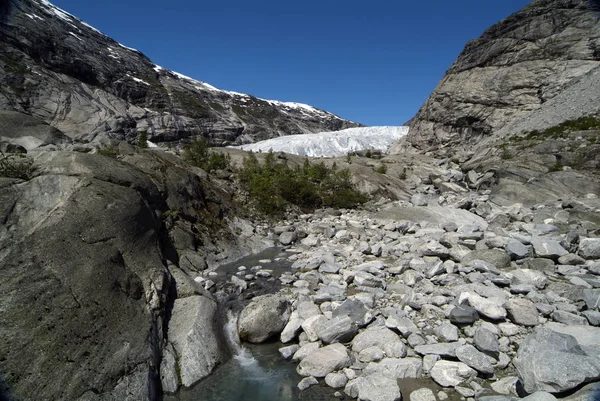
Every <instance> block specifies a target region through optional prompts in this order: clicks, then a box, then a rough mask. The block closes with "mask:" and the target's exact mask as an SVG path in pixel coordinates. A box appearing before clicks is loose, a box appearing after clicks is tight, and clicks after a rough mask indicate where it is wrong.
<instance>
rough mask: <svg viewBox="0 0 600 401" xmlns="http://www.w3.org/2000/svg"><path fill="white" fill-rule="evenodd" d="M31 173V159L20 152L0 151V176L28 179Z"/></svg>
mask: <svg viewBox="0 0 600 401" xmlns="http://www.w3.org/2000/svg"><path fill="white" fill-rule="evenodd" d="M32 174H33V160H32V159H31V158H29V157H27V156H25V155H24V154H22V153H4V152H2V151H0V177H8V178H19V179H21V180H30V179H31V177H32Z"/></svg>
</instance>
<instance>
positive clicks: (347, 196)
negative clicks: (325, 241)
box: [239, 152, 368, 215]
mask: <svg viewBox="0 0 600 401" xmlns="http://www.w3.org/2000/svg"><path fill="white" fill-rule="evenodd" d="M239 178H240V181H241V182H242V185H243V186H244V188H245V189H246V190H247V191H248V192H249V194H250V196H251V198H252V200H253V201H254V202H255V204H256V207H257V209H258V210H259V211H261V212H263V213H265V214H268V215H282V214H283V213H285V211H286V209H287V207H288V206H289V204H292V205H295V206H297V207H299V208H300V209H302V210H305V211H311V210H314V209H315V208H319V207H335V208H352V207H356V206H357V205H359V204H361V203H364V202H365V201H367V199H368V198H367V196H365V195H364V194H361V193H360V192H358V191H357V190H356V189H355V188H354V186H353V184H352V180H351V175H350V171H349V170H348V169H343V170H339V169H338V168H337V166H336V165H335V163H334V165H333V166H332V167H327V166H325V164H324V163H323V162H321V163H317V164H311V163H310V162H309V161H308V159H305V160H304V164H303V166H302V167H296V168H291V167H289V166H288V165H287V163H286V162H285V161H281V162H277V161H276V160H275V156H274V155H273V152H269V153H268V154H267V155H266V157H265V162H264V164H262V165H261V164H260V163H259V162H258V160H257V158H256V156H255V155H254V154H253V153H250V155H249V156H247V157H246V158H245V159H244V162H243V165H242V168H241V169H240V171H239Z"/></svg>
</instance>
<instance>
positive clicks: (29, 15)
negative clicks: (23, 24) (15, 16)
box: [25, 14, 44, 21]
mask: <svg viewBox="0 0 600 401" xmlns="http://www.w3.org/2000/svg"><path fill="white" fill-rule="evenodd" d="M25 15H26V16H28V17H29V18H31V19H32V20H34V21H35V20H36V19H39V20H40V21H44V19H43V18H42V17H40V16H39V15H35V14H25Z"/></svg>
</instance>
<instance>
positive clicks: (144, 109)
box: [0, 1, 358, 144]
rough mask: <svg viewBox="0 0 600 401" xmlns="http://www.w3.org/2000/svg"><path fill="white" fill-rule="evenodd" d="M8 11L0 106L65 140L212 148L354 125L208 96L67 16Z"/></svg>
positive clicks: (18, 7) (38, 5)
mask: <svg viewBox="0 0 600 401" xmlns="http://www.w3.org/2000/svg"><path fill="white" fill-rule="evenodd" d="M14 3H15V4H14V5H12V6H11V7H10V9H11V12H10V13H8V15H7V18H6V19H3V22H2V25H0V38H2V39H1V45H2V47H3V49H4V50H5V53H4V54H5V56H4V58H3V60H2V62H1V63H0V77H2V79H1V84H0V94H1V96H0V99H1V100H0V108H2V109H6V110H14V111H19V112H24V113H26V114H31V115H33V116H35V117H37V118H40V119H41V120H43V121H45V122H47V123H49V124H50V125H52V126H54V127H56V128H58V129H60V130H61V131H62V132H64V133H66V134H67V135H69V136H72V137H85V138H87V139H93V138H94V137H96V136H98V135H110V136H111V137H113V138H118V139H135V138H136V137H137V136H138V135H139V133H140V132H147V133H148V139H149V140H151V141H153V142H162V141H175V140H178V139H181V138H186V137H188V136H189V135H202V134H204V133H210V136H211V137H212V140H213V141H214V142H215V143H220V144H231V143H239V142H240V141H241V137H242V136H244V137H246V138H252V139H253V140H260V139H267V138H271V137H274V136H279V135H281V133H286V134H288V135H290V134H302V133H311V132H322V131H335V130H339V129H343V128H350V127H353V126H357V125H358V124H355V123H352V122H349V121H346V120H343V119H341V118H340V117H338V116H335V115H334V114H331V113H328V112H325V111H323V110H319V109H316V108H310V107H308V108H298V107H295V106H294V105H293V104H290V103H283V102H274V101H266V100H262V99H258V98H255V97H253V96H249V95H242V94H235V93H232V92H227V91H221V90H217V89H215V88H213V87H211V86H210V85H208V84H205V83H204V82H200V81H195V80H193V79H190V78H187V77H184V76H182V75H179V74H176V73H174V72H171V71H168V70H165V69H162V68H159V67H157V66H156V65H155V64H153V63H152V62H151V61H150V60H149V59H148V58H147V57H146V56H144V55H143V54H142V53H141V52H139V51H137V50H133V49H129V48H126V47H124V46H122V45H120V44H119V43H117V42H115V41H114V40H112V39H111V38H109V37H107V36H105V35H103V34H102V33H100V32H99V31H97V30H95V29H93V28H91V27H89V26H87V25H85V24H83V23H82V22H81V21H80V20H79V19H77V18H75V17H73V16H70V15H68V14H64V13H63V14H61V15H63V16H64V18H58V17H56V16H55V14H54V11H55V10H56V9H55V8H54V7H53V6H52V5H50V4H47V3H42V2H36V1H19V2H14ZM28 15H37V16H39V17H40V18H41V19H40V20H38V19H35V20H34V19H31V18H30V17H28ZM15 27H18V29H14V28H15ZM73 31H75V32H77V37H75V36H73V35H71V34H70V32H73ZM57 38H60V39H58V40H57ZM75 54H76V55H77V58H76V60H73V58H72V55H75ZM90 87H93V88H94V90H90V89H89V88H90ZM267 121H268V122H269V123H267Z"/></svg>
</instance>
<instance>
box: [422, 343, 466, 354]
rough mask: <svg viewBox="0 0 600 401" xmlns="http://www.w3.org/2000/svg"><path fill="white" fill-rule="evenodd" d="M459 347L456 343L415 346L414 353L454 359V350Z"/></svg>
mask: <svg viewBox="0 0 600 401" xmlns="http://www.w3.org/2000/svg"><path fill="white" fill-rule="evenodd" d="M460 345H461V344H460V343H458V342H454V343H438V344H427V345H417V346H416V347H415V351H416V352H417V353H418V354H420V355H439V356H441V357H445V358H456V349H457V348H458V347H460Z"/></svg>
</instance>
